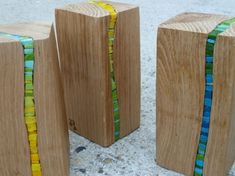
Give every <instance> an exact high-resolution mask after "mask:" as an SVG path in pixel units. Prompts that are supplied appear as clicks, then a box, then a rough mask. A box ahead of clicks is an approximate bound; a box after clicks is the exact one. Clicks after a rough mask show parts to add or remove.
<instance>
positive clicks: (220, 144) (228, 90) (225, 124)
mask: <svg viewBox="0 0 235 176" xmlns="http://www.w3.org/2000/svg"><path fill="white" fill-rule="evenodd" d="M233 46H234V39H232V38H228V37H222V36H219V37H218V38H217V42H216V46H215V53H214V59H215V60H214V64H213V75H214V92H213V104H212V112H211V123H210V131H209V140H208V146H207V152H206V158H205V171H204V173H205V175H218V176H220V175H226V174H227V171H228V170H227V169H228V167H231V164H232V162H233V161H234V157H235V154H234V153H232V151H234V147H235V146H234V144H235V143H234V141H230V140H232V138H233V137H234V136H233V134H231V133H230V132H232V131H229V129H230V127H231V126H232V125H233V126H234V124H232V123H234V120H233V119H232V118H233V114H232V113H231V108H232V106H231V105H233V104H234V103H233V99H232V98H233V96H232V95H233V89H234V88H233V85H234V76H235V75H234V70H235V66H234V65H235V63H234V62H235V61H234V58H233V57H234V54H235V51H234V47H233ZM230 130H231V129H230ZM230 137H231V138H230ZM229 145H231V146H229ZM231 147H233V149H232V148H231ZM231 149H232V151H231ZM227 152H228V153H227ZM226 154H228V155H227V156H226ZM228 160H229V162H228V163H227V161H228ZM231 160H233V161H231Z"/></svg>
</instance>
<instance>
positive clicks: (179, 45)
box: [157, 13, 235, 176]
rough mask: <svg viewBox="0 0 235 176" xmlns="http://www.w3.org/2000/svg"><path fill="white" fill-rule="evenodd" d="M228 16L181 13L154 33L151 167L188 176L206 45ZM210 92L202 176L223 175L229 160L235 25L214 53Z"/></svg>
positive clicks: (234, 153) (233, 135)
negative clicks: (154, 120) (153, 158)
mask: <svg viewBox="0 0 235 176" xmlns="http://www.w3.org/2000/svg"><path fill="white" fill-rule="evenodd" d="M230 18H231V17H227V16H221V15H212V14H199V13H184V14H180V15H178V16H176V17H174V18H172V19H170V20H168V21H166V22H165V23H162V24H161V25H160V26H159V29H158V39H157V162H158V164H159V165H161V166H163V167H166V168H168V169H172V170H175V171H177V172H180V173H183V174H186V175H193V171H194V166H195V158H196V154H197V147H198V143H199V137H200V129H201V123H202V113H203V101H204V89H205V54H206V52H205V51H206V49H205V48H206V41H207V36H208V33H210V32H211V31H212V30H213V29H214V28H215V27H216V25H218V24H219V23H220V22H222V21H224V20H226V19H230ZM213 75H214V86H213V87H214V88H213V89H214V91H213V102H212V111H211V122H210V131H209V139H208V144H207V149H206V154H205V166H204V175H206V176H222V175H226V174H227V173H228V171H229V169H230V168H231V166H232V164H233V162H234V159H235V142H234V141H235V128H234V127H235V112H234V109H235V108H234V105H235V97H234V95H235V87H234V81H235V25H233V26H231V27H230V28H229V29H228V30H226V31H225V32H223V33H221V34H220V35H219V36H218V37H217V40H216V45H215V50H214V64H213Z"/></svg>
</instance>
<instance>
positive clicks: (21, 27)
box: [0, 22, 52, 43]
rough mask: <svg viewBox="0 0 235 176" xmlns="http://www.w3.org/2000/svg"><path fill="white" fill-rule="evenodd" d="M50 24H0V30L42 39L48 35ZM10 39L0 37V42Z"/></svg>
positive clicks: (9, 40)
mask: <svg viewBox="0 0 235 176" xmlns="http://www.w3.org/2000/svg"><path fill="white" fill-rule="evenodd" d="M51 27H52V24H51V23H48V22H32V23H16V24H5V25H0V32H5V33H9V34H15V35H20V36H27V37H32V38H33V39H34V40H43V39H46V38H48V37H49V35H50V32H51ZM11 41H14V40H12V39H6V38H5V37H0V43H1V42H11Z"/></svg>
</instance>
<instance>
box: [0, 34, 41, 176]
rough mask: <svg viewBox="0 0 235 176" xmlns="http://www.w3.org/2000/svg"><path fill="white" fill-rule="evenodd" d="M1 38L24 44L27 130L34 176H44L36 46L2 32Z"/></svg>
mask: <svg viewBox="0 0 235 176" xmlns="http://www.w3.org/2000/svg"><path fill="white" fill-rule="evenodd" d="M0 37H4V38H9V39H13V40H16V41H19V42H20V43H21V44H22V48H23V53H24V120H25V124H26V128H27V134H28V141H29V148H30V161H31V171H32V176H42V169H41V164H40V159H39V153H38V139H37V138H38V136H37V121H36V110H35V101H34V84H33V82H34V81H33V79H34V61H35V56H34V46H33V39H32V38H31V37H25V36H18V35H13V34H7V33H2V32H0Z"/></svg>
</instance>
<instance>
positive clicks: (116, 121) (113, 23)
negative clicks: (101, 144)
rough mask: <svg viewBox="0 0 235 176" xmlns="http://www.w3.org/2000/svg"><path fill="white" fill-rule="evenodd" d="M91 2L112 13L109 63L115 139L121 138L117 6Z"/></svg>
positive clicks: (109, 32)
mask: <svg viewBox="0 0 235 176" xmlns="http://www.w3.org/2000/svg"><path fill="white" fill-rule="evenodd" d="M90 3H93V4H96V5H97V6H99V7H101V8H103V9H104V10H106V11H107V12H109V15H110V21H109V28H108V37H109V41H108V47H109V64H110V75H111V83H112V99H113V114H114V130H115V131H114V136H115V141H117V140H118V139H120V113H119V104H118V95H117V82H116V79H115V74H114V63H113V46H114V40H115V28H116V22H117V11H116V10H115V8H114V7H113V6H112V5H110V4H107V3H104V2H102V1H90Z"/></svg>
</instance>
